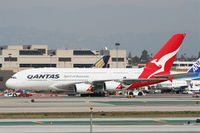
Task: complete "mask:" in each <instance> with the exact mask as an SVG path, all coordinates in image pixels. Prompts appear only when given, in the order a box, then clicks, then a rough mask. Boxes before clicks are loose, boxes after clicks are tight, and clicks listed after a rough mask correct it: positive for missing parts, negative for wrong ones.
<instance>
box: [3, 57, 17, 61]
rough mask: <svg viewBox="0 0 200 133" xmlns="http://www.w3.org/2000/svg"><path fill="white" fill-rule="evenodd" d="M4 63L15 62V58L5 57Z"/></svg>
mask: <svg viewBox="0 0 200 133" xmlns="http://www.w3.org/2000/svg"><path fill="white" fill-rule="evenodd" d="M4 61H17V57H5V58H4Z"/></svg>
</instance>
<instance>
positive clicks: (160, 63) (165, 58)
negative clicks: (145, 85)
mask: <svg viewBox="0 0 200 133" xmlns="http://www.w3.org/2000/svg"><path fill="white" fill-rule="evenodd" d="M179 48H180V47H179ZM179 48H178V49H177V50H176V51H174V52H171V53H169V54H166V55H165V56H163V57H162V58H160V59H159V60H158V59H154V60H152V61H151V63H154V64H155V65H156V66H158V67H161V68H160V69H158V70H157V71H155V72H154V73H152V74H151V75H149V77H148V78H150V77H151V76H152V75H155V74H157V73H160V72H164V71H165V64H166V62H167V61H168V60H169V59H171V58H172V57H173V56H174V55H176V54H177V52H178V50H179ZM157 60H158V61H157Z"/></svg>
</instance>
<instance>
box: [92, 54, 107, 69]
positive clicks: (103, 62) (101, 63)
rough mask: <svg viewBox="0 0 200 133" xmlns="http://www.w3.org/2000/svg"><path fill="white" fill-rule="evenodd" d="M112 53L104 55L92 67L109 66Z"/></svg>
mask: <svg viewBox="0 0 200 133" xmlns="http://www.w3.org/2000/svg"><path fill="white" fill-rule="evenodd" d="M109 59H110V55H104V56H103V57H102V58H100V59H99V60H98V61H97V62H96V63H95V64H94V65H93V66H92V67H93V68H107V67H108V61H109Z"/></svg>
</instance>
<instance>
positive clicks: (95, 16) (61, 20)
mask: <svg viewBox="0 0 200 133" xmlns="http://www.w3.org/2000/svg"><path fill="white" fill-rule="evenodd" d="M180 32H184V33H187V34H188V35H187V37H186V40H185V42H184V44H183V47H182V48H181V53H186V54H187V55H194V56H197V54H198V52H199V51H200V0H0V45H8V44H12V45H13V44H48V45H49V48H50V49H60V48H68V49H79V48H88V49H103V48H104V47H105V46H106V47H108V49H114V48H115V45H114V44H115V42H119V43H121V46H120V48H121V49H126V50H128V51H130V52H132V55H140V53H141V51H142V50H143V49H146V50H148V51H149V52H151V53H155V52H157V51H158V50H159V49H160V48H161V47H162V46H163V45H164V43H165V42H166V41H167V40H168V39H169V38H170V37H171V36H172V35H173V34H174V33H180Z"/></svg>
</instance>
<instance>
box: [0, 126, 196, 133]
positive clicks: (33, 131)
mask: <svg viewBox="0 0 200 133" xmlns="http://www.w3.org/2000/svg"><path fill="white" fill-rule="evenodd" d="M92 131H93V132H95V133H102V132H104V133H138V132H139V133H155V132H159V133H199V131H200V126H199V125H94V126H93V128H92ZM0 132H2V133H88V132H90V126H89V125H39V126H38V125H29V126H24V125H21V126H0Z"/></svg>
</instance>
